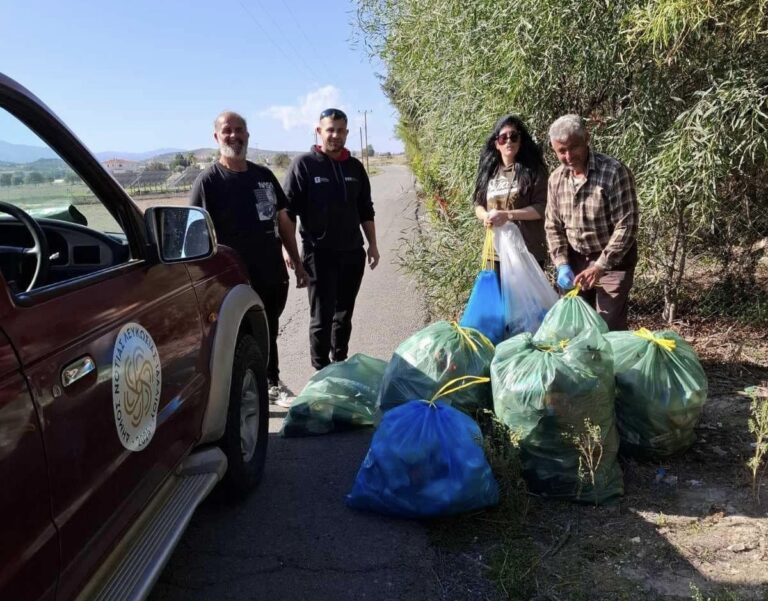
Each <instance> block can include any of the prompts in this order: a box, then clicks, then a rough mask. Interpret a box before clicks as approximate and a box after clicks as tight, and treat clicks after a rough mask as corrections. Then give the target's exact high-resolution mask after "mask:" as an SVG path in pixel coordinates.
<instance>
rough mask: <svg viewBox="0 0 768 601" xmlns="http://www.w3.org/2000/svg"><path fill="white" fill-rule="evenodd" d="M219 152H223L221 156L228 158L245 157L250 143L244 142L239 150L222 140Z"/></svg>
mask: <svg viewBox="0 0 768 601" xmlns="http://www.w3.org/2000/svg"><path fill="white" fill-rule="evenodd" d="M219 152H220V153H221V156H223V157H225V158H228V159H244V158H245V157H246V155H247V154H248V143H247V142H243V146H242V148H241V149H240V152H238V151H237V150H235V149H234V148H233V147H232V146H230V145H229V144H227V143H225V142H222V143H221V144H219Z"/></svg>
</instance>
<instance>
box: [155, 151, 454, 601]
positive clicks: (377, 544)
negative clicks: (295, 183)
mask: <svg viewBox="0 0 768 601" xmlns="http://www.w3.org/2000/svg"><path fill="white" fill-rule="evenodd" d="M372 186H373V196H374V204H375V208H376V227H377V232H378V239H379V248H380V251H381V255H382V257H381V263H380V264H379V266H378V267H377V268H376V269H375V270H373V271H371V270H369V269H367V268H366V274H365V277H364V279H363V284H362V288H361V290H360V295H359V297H358V302H357V306H356V308H355V316H354V320H353V324H354V325H353V332H352V340H351V344H350V354H352V353H355V352H362V353H366V354H368V355H371V356H375V357H379V358H382V359H389V357H390V356H391V354H392V352H393V351H394V349H395V348H396V347H397V345H398V344H399V343H400V342H401V341H402V340H403V339H405V338H406V337H407V336H408V335H410V334H411V333H413V332H415V331H416V330H418V329H420V328H421V327H423V326H424V325H425V324H424V317H423V311H422V307H421V302H420V299H419V297H418V294H417V293H416V291H415V289H414V286H413V285H412V284H411V283H410V282H409V281H408V280H407V279H406V277H405V276H404V275H402V274H400V273H399V272H398V270H397V267H396V266H395V265H394V264H393V262H394V258H395V251H396V249H397V247H398V245H399V241H400V239H401V238H402V237H403V235H404V233H403V232H404V231H407V230H409V229H411V228H412V227H413V217H414V214H415V209H416V197H415V193H414V188H413V177H412V175H411V174H410V172H409V171H408V170H407V168H406V167H404V166H399V165H390V166H386V167H384V168H383V169H382V172H381V173H380V174H379V175H377V176H375V177H373V178H372ZM292 285H293V284H292ZM308 318H309V309H308V302H307V296H306V291H304V290H296V289H295V288H292V289H291V292H290V295H289V298H288V305H287V307H286V309H285V311H284V313H283V318H282V320H281V332H280V339H279V348H280V356H281V360H280V363H281V371H282V373H281V377H282V379H283V381H284V382H285V384H286V385H287V386H288V387H289V388H290V389H292V390H293V391H295V392H296V393H298V392H299V391H301V389H302V387H303V386H304V384H305V383H306V381H307V379H308V378H309V376H310V375H311V374H312V373H313V370H312V367H311V365H310V363H309V348H308ZM284 415H285V410H283V409H280V408H277V407H274V406H273V407H272V412H271V419H270V440H269V451H268V456H267V464H266V469H265V474H264V479H263V481H262V483H261V485H260V487H259V488H258V489H257V490H256V491H255V492H254V493H253V494H252V495H251V496H250V497H249V498H248V500H247V501H245V502H243V503H240V504H237V505H232V504H227V503H226V502H225V501H223V500H222V499H219V498H217V497H216V495H215V494H214V496H213V497H212V498H210V499H208V500H207V501H206V502H205V503H204V504H203V505H202V506H201V507H200V509H199V510H198V512H197V513H196V515H195V517H194V518H193V521H192V523H191V525H190V527H189V529H188V530H187V532H186V533H185V535H184V538H183V539H182V541H181V543H180V544H179V546H178V547H177V549H176V551H175V553H174V555H173V557H172V558H171V561H170V562H169V564H168V566H167V567H166V569H165V571H164V572H163V574H162V576H161V578H160V581H159V583H158V584H157V586H156V587H155V590H154V592H153V594H152V596H151V598H150V599H151V601H171V600H184V601H192V600H206V601H209V600H217V601H218V600H238V601H239V600H246V599H249V600H250V599H276V600H286V601H291V600H299V599H312V600H316V601H322V600H326V599H327V600H334V601H344V600H347V599H350V600H351V599H355V600H356V601H358V600H360V599H375V600H390V599H391V600H420V599H439V598H445V595H444V594H443V593H444V591H443V590H442V589H441V587H442V586H443V585H442V584H441V582H440V578H439V577H438V576H437V568H436V564H437V563H440V562H441V559H440V558H439V557H438V556H437V554H436V552H435V551H434V550H433V549H432V548H431V547H430V546H429V542H428V539H427V535H426V532H425V530H424V528H423V526H422V525H421V524H420V523H418V522H414V521H408V520H396V519H391V518H385V517H382V516H378V515H373V514H366V513H361V512H357V511H353V510H351V509H348V508H347V507H346V506H345V505H344V496H345V494H346V493H347V492H349V490H350V488H351V486H352V483H353V481H354V478H355V474H356V473H357V469H358V467H359V465H360V462H361V461H362V459H363V457H364V456H365V453H366V451H367V449H368V444H369V441H370V437H371V431H370V430H366V431H362V432H346V433H339V434H331V435H326V436H318V437H313V438H289V439H285V438H281V437H280V436H279V434H278V432H279V430H280V426H281V424H282V418H283V416H284Z"/></svg>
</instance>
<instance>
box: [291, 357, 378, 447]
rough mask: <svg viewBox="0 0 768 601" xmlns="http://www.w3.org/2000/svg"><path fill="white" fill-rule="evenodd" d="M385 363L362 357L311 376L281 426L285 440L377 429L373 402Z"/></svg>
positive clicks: (374, 403) (332, 365) (325, 368)
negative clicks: (363, 428)
mask: <svg viewBox="0 0 768 601" xmlns="http://www.w3.org/2000/svg"><path fill="white" fill-rule="evenodd" d="M386 367H387V362H386V361H382V360H381V359H374V358H373V357H368V356H367V355H363V354H361V353H357V354H355V355H352V356H351V357H350V358H349V359H347V360H346V361H340V362H339V363H331V364H330V365H327V366H326V367H324V368H323V369H321V370H320V371H318V372H317V373H315V375H313V376H312V377H311V378H310V379H309V382H307V385H306V386H304V389H303V390H302V391H301V394H299V396H297V397H296V398H295V399H294V401H293V403H292V404H291V408H290V409H289V410H288V415H287V416H286V418H285V421H284V422H283V428H282V430H281V431H280V434H281V435H282V436H285V437H291V436H311V435H315V434H327V433H329V432H336V431H340V430H349V429H351V428H355V427H361V426H373V425H376V424H377V423H378V421H379V418H380V412H379V409H378V408H377V406H376V400H377V398H378V394H379V387H380V386H381V378H382V376H383V375H384V370H385V369H386Z"/></svg>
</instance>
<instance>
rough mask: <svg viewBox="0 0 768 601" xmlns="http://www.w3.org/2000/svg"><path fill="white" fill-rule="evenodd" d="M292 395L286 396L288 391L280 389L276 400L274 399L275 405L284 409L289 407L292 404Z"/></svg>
mask: <svg viewBox="0 0 768 601" xmlns="http://www.w3.org/2000/svg"><path fill="white" fill-rule="evenodd" d="M293 399H294V397H292V396H288V393H287V392H285V391H284V390H281V391H280V394H279V396H278V398H277V400H276V401H274V403H275V405H277V406H278V407H283V408H285V409H290V408H291V405H292V404H293Z"/></svg>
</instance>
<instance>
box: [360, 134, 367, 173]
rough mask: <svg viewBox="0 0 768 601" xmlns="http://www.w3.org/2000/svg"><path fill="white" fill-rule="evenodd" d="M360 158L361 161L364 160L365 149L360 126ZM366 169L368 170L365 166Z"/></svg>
mask: <svg viewBox="0 0 768 601" xmlns="http://www.w3.org/2000/svg"><path fill="white" fill-rule="evenodd" d="M360 160H361V161H364V160H365V149H364V148H363V128H362V127H361V128H360ZM366 171H368V169H367V168H366Z"/></svg>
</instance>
